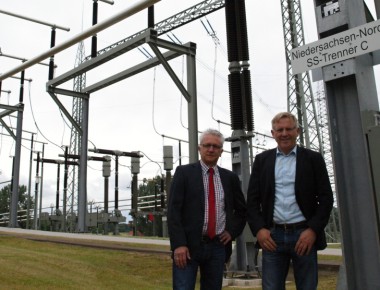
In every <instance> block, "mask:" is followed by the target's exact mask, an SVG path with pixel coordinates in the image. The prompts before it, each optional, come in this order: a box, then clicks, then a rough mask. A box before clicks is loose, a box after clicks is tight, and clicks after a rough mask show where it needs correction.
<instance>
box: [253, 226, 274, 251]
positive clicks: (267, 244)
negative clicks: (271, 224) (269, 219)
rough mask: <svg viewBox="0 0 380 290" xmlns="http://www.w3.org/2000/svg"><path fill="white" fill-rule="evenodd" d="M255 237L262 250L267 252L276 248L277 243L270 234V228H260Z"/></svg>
mask: <svg viewBox="0 0 380 290" xmlns="http://www.w3.org/2000/svg"><path fill="white" fill-rule="evenodd" d="M256 237H257V241H258V242H259V244H260V246H261V248H262V249H263V250H265V251H269V252H274V251H275V250H276V247H277V245H276V243H275V241H273V239H272V237H271V236H270V230H268V229H265V228H262V229H261V230H259V231H258V232H257V235H256Z"/></svg>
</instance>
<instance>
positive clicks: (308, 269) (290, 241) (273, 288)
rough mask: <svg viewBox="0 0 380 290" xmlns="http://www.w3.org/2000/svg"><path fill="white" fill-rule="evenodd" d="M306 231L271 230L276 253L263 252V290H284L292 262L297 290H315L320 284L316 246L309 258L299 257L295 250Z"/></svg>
mask: <svg viewBox="0 0 380 290" xmlns="http://www.w3.org/2000/svg"><path fill="white" fill-rule="evenodd" d="M303 230H304V229H299V230H284V229H280V228H276V229H274V228H273V229H271V236H272V239H273V240H274V241H275V242H276V244H277V249H276V251H275V252H268V251H263V280H262V283H263V290H284V289H285V281H286V276H287V274H288V270H289V264H290V261H292V264H293V271H294V278H295V281H296V287H297V290H315V289H317V284H318V263H317V251H316V249H315V246H314V247H313V249H312V250H311V252H310V253H309V255H307V256H299V255H297V254H296V253H295V251H294V248H295V245H296V243H297V240H298V238H299V236H300V234H301V233H302V231H303Z"/></svg>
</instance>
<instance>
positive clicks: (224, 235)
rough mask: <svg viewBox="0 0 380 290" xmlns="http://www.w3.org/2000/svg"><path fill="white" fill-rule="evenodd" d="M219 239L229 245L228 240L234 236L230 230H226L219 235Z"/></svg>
mask: <svg viewBox="0 0 380 290" xmlns="http://www.w3.org/2000/svg"><path fill="white" fill-rule="evenodd" d="M219 240H220V241H221V242H222V243H223V245H227V244H228V242H230V241H231V240H232V237H231V235H230V233H229V232H227V231H224V232H223V233H221V234H220V235H219Z"/></svg>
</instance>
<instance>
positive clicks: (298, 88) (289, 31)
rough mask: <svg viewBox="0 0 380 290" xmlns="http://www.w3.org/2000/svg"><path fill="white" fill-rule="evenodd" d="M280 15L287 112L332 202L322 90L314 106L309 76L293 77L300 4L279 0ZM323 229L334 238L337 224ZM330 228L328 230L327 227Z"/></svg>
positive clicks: (301, 35) (298, 42) (300, 39)
mask: <svg viewBox="0 0 380 290" xmlns="http://www.w3.org/2000/svg"><path fill="white" fill-rule="evenodd" d="M281 14H282V23H283V33H284V42H285V52H286V68H287V87H288V96H287V97H288V111H289V112H291V113H293V114H294V115H296V116H297V118H298V122H299V124H300V128H301V133H300V136H299V142H300V144H301V145H302V146H304V147H306V148H310V149H313V150H316V151H319V152H320V153H321V154H322V155H323V157H324V159H325V162H326V166H327V170H328V173H329V177H330V181H331V185H332V188H333V192H334V200H335V177H334V168H333V162H332V155H331V144H330V130H329V124H328V118H327V107H326V98H325V95H324V93H323V91H322V90H319V91H318V100H317V102H316V101H315V99H314V96H313V91H312V86H311V81H310V75H309V73H308V72H306V73H300V74H296V75H293V73H292V65H291V62H290V60H291V54H290V51H291V50H292V49H293V48H295V47H298V46H302V45H304V44H305V40H304V31H303V22H302V11H301V3H300V0H281ZM332 219H333V220H332V222H331V223H330V224H329V226H328V227H327V230H328V232H329V233H330V234H331V235H332V236H333V237H334V238H335V239H337V238H338V235H337V231H336V228H337V226H336V225H337V223H336V221H335V216H334V215H332ZM331 224H332V227H333V228H331V226H330V225H331Z"/></svg>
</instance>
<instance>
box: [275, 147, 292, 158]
mask: <svg viewBox="0 0 380 290" xmlns="http://www.w3.org/2000/svg"><path fill="white" fill-rule="evenodd" d="M291 154H294V155H295V156H297V145H296V146H294V148H293V149H292V150H291V151H290V152H289V154H287V155H286V154H284V153H282V152H281V150H280V149H278V147H277V148H276V155H283V156H289V155H291Z"/></svg>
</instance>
